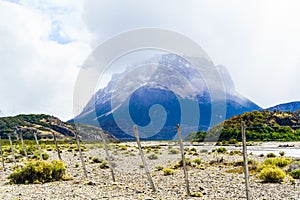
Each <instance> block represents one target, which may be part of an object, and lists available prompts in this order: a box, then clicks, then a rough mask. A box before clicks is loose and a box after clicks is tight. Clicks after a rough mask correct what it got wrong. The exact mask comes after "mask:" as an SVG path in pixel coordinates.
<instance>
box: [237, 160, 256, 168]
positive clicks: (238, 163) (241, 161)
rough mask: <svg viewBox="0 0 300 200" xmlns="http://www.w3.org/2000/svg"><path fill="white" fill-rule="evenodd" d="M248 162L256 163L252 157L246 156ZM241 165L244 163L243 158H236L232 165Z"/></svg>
mask: <svg viewBox="0 0 300 200" xmlns="http://www.w3.org/2000/svg"><path fill="white" fill-rule="evenodd" d="M248 164H249V165H253V164H256V162H255V161H254V160H253V159H252V158H248ZM243 165H244V160H243V159H241V160H238V161H236V162H235V163H234V166H243Z"/></svg>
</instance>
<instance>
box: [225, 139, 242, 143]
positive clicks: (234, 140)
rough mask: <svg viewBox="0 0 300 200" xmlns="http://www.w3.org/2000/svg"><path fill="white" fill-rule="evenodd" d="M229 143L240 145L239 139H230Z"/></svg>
mask: <svg viewBox="0 0 300 200" xmlns="http://www.w3.org/2000/svg"><path fill="white" fill-rule="evenodd" d="M228 143H229V144H237V143H239V141H238V140H237V139H230V140H229V141H228Z"/></svg>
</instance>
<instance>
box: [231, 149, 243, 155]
mask: <svg viewBox="0 0 300 200" xmlns="http://www.w3.org/2000/svg"><path fill="white" fill-rule="evenodd" d="M229 155H231V156H233V155H242V152H241V151H239V150H232V151H230V153H229Z"/></svg>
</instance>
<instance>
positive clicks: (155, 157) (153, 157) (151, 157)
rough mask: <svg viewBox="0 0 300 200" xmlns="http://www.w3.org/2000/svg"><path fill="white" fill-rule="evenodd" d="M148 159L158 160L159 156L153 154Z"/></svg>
mask: <svg viewBox="0 0 300 200" xmlns="http://www.w3.org/2000/svg"><path fill="white" fill-rule="evenodd" d="M148 159H150V160H157V159H158V156H157V155H156V154H151V155H150V156H148Z"/></svg>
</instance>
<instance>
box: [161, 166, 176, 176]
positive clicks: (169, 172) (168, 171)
mask: <svg viewBox="0 0 300 200" xmlns="http://www.w3.org/2000/svg"><path fill="white" fill-rule="evenodd" d="M162 172H163V173H164V176H168V175H172V174H174V173H175V170H173V169H171V168H164V169H163V170H162Z"/></svg>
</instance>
